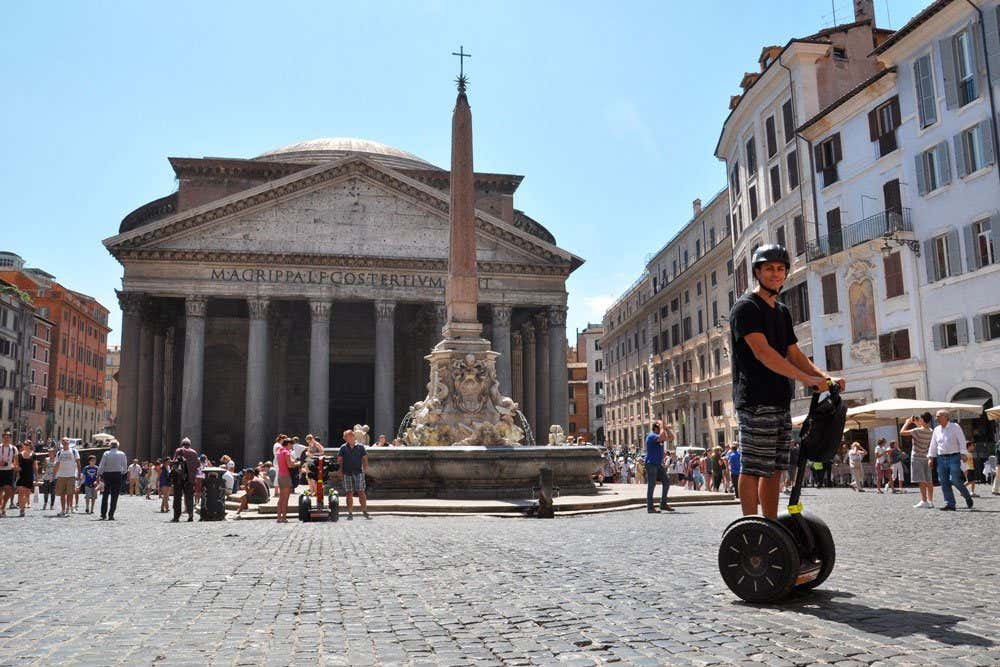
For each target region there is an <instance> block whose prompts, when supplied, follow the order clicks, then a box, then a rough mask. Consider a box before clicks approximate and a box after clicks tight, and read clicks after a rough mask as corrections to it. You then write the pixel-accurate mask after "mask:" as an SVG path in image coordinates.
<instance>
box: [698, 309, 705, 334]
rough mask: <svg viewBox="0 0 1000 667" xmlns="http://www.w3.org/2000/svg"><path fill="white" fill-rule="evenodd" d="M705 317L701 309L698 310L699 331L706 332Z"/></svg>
mask: <svg viewBox="0 0 1000 667" xmlns="http://www.w3.org/2000/svg"><path fill="white" fill-rule="evenodd" d="M704 319H705V318H704V317H703V316H702V313H701V311H700V310H699V311H698V333H704V331H705V322H704Z"/></svg>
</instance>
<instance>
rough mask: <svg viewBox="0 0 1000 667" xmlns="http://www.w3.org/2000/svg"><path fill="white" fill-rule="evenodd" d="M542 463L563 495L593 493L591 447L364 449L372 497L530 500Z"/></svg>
mask: <svg viewBox="0 0 1000 667" xmlns="http://www.w3.org/2000/svg"><path fill="white" fill-rule="evenodd" d="M543 465H548V466H549V467H550V468H552V472H553V476H554V478H555V481H554V483H555V485H556V486H558V487H559V489H560V493H561V494H563V495H589V494H595V493H597V489H596V487H595V485H594V483H593V481H592V477H593V475H594V473H595V472H597V469H598V468H599V467H600V465H601V451H600V449H598V448H597V447H584V446H575V445H574V446H551V447H457V446H455V447H369V448H368V475H367V482H368V485H369V493H370V495H371V497H372V498H464V499H496V498H530V497H531V496H532V490H533V488H534V487H536V486H538V472H539V469H540V468H541V467H542V466H543Z"/></svg>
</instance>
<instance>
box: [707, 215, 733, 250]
mask: <svg viewBox="0 0 1000 667" xmlns="http://www.w3.org/2000/svg"><path fill="white" fill-rule="evenodd" d="M726 228H727V229H728V228H729V215H728V214H727V215H726ZM708 247H709V248H714V247H715V227H709V228H708Z"/></svg>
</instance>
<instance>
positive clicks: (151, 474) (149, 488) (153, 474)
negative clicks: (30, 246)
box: [143, 459, 160, 500]
mask: <svg viewBox="0 0 1000 667" xmlns="http://www.w3.org/2000/svg"><path fill="white" fill-rule="evenodd" d="M159 476H160V460H159V459H157V460H156V461H148V462H147V463H146V474H145V475H143V477H144V478H145V479H144V481H143V484H144V485H145V487H146V500H149V499H150V498H151V497H152V495H153V492H154V491H156V490H157V489H158V486H157V481H158V480H159Z"/></svg>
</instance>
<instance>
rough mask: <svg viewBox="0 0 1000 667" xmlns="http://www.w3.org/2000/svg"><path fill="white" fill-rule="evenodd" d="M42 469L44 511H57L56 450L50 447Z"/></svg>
mask: <svg viewBox="0 0 1000 667" xmlns="http://www.w3.org/2000/svg"><path fill="white" fill-rule="evenodd" d="M42 465H43V467H42V509H43V510H46V509H55V505H56V481H55V480H56V475H55V472H56V448H55V447H51V446H50V447H49V449H48V452H47V455H46V458H45V461H44V462H43V464H42Z"/></svg>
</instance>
